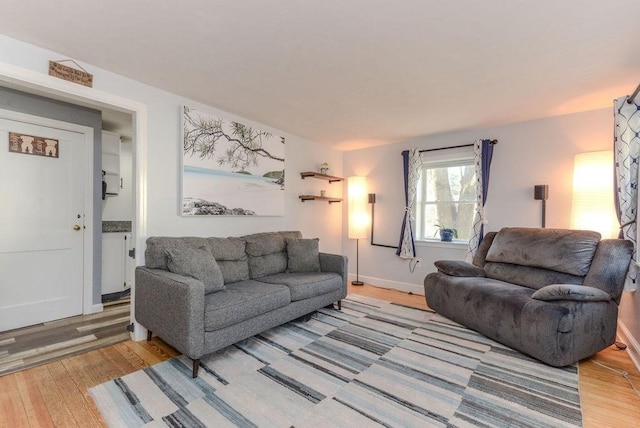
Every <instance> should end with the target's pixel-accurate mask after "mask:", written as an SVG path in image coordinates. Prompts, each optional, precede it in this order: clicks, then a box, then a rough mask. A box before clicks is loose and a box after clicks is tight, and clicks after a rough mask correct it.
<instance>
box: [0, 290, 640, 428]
mask: <svg viewBox="0 0 640 428" xmlns="http://www.w3.org/2000/svg"><path fill="white" fill-rule="evenodd" d="M349 292H350V293H356V294H364V295H368V296H372V297H377V298H381V299H385V300H390V301H393V302H396V303H399V304H403V305H407V306H414V307H420V308H423V309H425V308H426V304H425V301H424V297H423V296H419V295H409V294H406V293H402V292H399V291H395V290H385V289H382V288H376V287H372V286H368V285H365V286H361V287H353V286H350V288H349ZM176 355H178V353H177V352H176V351H175V350H174V349H173V348H171V347H170V346H168V345H167V344H165V343H164V342H162V341H161V340H159V339H158V338H153V340H151V341H150V342H146V341H143V342H133V341H131V340H128V341H126V342H122V343H117V344H115V345H110V346H107V347H104V348H101V349H97V350H93V351H90V352H87V353H85V354H80V355H75V356H72V357H68V358H65V359H63V360H60V361H56V362H53V363H49V364H46V365H43V366H39V367H35V368H31V369H28V370H24V371H20V372H17V373H12V374H9V375H5V376H1V377H0V427H60V426H65V427H66V426H78V427H88V426H104V422H103V421H102V419H101V416H100V413H99V412H98V410H97V408H96V407H95V405H94V404H93V401H92V400H91V398H90V396H89V393H88V392H87V391H88V389H89V388H91V387H93V386H95V385H98V384H101V383H103V382H106V381H107V380H110V379H114V378H116V377H119V376H123V375H125V374H128V373H131V372H134V371H136V370H139V369H141V368H144V367H148V366H150V365H153V364H156V363H159V362H162V361H165V360H167V359H169V358H172V357H174V356H176ZM594 359H596V360H597V361H600V362H603V363H605V364H607V365H610V366H612V367H615V368H616V369H618V370H626V371H627V372H629V373H630V377H631V378H632V380H633V382H634V383H635V384H636V385H637V386H639V387H640V374H639V373H638V371H637V370H636V369H635V367H634V366H633V364H632V363H631V360H630V359H629V357H628V356H627V354H626V352H624V351H614V350H609V349H607V350H604V351H602V352H600V353H598V354H597V355H596V356H595V357H594ZM580 393H581V397H582V405H583V414H584V426H585V427H588V428H591V427H593V428H596V427H598V428H600V427H637V426H640V397H638V396H637V395H635V394H634V393H633V391H632V389H631V387H630V386H629V384H628V383H627V382H626V380H624V379H623V378H622V377H621V376H620V375H618V374H615V373H613V372H611V371H609V370H607V369H605V368H602V367H599V366H597V365H596V364H594V363H591V362H590V361H583V362H580Z"/></svg>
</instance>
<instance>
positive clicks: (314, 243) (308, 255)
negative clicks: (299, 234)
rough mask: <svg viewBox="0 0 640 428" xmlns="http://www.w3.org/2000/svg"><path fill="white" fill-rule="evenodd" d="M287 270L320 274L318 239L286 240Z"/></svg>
mask: <svg viewBox="0 0 640 428" xmlns="http://www.w3.org/2000/svg"><path fill="white" fill-rule="evenodd" d="M287 270H288V271H289V272H320V250H319V248H318V238H314V239H302V238H300V239H293V238H287Z"/></svg>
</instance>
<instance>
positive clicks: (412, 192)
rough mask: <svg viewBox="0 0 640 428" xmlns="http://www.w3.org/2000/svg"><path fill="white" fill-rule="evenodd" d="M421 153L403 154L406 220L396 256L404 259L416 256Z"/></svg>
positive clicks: (416, 151) (409, 151)
mask: <svg viewBox="0 0 640 428" xmlns="http://www.w3.org/2000/svg"><path fill="white" fill-rule="evenodd" d="M420 162H421V161H420V152H419V151H418V149H411V150H405V151H403V152H402V163H403V165H404V200H405V206H404V218H403V219H402V229H401V230H400V243H399V244H398V250H397V251H396V255H398V256H400V257H401V258H403V259H411V258H413V257H415V255H416V245H415V242H414V241H413V226H412V225H413V206H414V204H415V200H416V191H417V187H418V178H420Z"/></svg>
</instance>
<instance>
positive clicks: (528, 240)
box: [424, 228, 633, 367]
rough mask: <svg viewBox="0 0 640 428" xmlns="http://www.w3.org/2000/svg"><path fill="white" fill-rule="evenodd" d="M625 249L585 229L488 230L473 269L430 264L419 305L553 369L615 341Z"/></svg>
mask: <svg viewBox="0 0 640 428" xmlns="http://www.w3.org/2000/svg"><path fill="white" fill-rule="evenodd" d="M632 252H633V244H632V243H631V242H630V241H627V240H619V239H604V240H600V234H599V233H597V232H591V231H576V230H564V229H534V228H504V229H501V230H500V231H499V232H497V233H496V232H491V233H488V234H487V236H486V237H485V238H484V240H483V241H482V243H481V245H480V248H479V249H478V252H477V254H476V256H475V257H474V260H473V264H470V263H465V262H462V261H438V262H436V263H435V265H436V267H437V268H438V272H436V273H431V274H429V275H427V277H426V278H425V280H424V291H425V298H426V300H427V304H428V305H429V307H430V308H432V309H434V310H435V311H436V312H438V313H440V314H441V315H443V316H445V317H447V318H449V319H451V320H453V321H456V322H458V323H460V324H462V325H465V326H467V327H469V328H471V329H473V330H476V331H477V332H479V333H482V334H484V335H485V336H487V337H489V338H491V339H493V340H495V341H497V342H500V343H502V344H504V345H507V346H509V347H511V348H514V349H517V350H519V351H521V352H523V353H525V354H528V355H530V356H532V357H534V358H536V359H538V360H540V361H543V362H545V363H547V364H549V365H552V366H556V367H561V366H566V365H569V364H573V363H575V362H577V361H579V360H581V359H583V358H586V357H589V356H590V355H593V354H594V353H596V352H598V351H600V350H602V349H604V348H606V347H608V346H610V345H611V344H613V343H614V342H615V337H616V327H617V318H618V304H619V303H620V298H621V295H622V290H623V287H624V281H625V277H626V273H627V269H628V267H629V262H630V259H631V255H632Z"/></svg>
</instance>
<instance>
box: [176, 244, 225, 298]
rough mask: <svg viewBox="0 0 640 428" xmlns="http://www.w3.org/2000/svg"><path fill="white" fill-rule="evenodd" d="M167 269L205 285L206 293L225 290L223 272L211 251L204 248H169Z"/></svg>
mask: <svg viewBox="0 0 640 428" xmlns="http://www.w3.org/2000/svg"><path fill="white" fill-rule="evenodd" d="M165 251H166V253H167V267H168V268H169V271H171V272H173V273H177V274H178V275H184V276H191V277H193V278H195V279H199V280H200V281H202V282H203V283H204V293H205V294H209V293H214V292H216V291H220V290H224V278H223V277H222V271H221V270H220V267H219V266H218V263H216V259H214V258H213V255H212V254H211V251H209V250H207V249H204V248H169V249H167V250H165Z"/></svg>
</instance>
